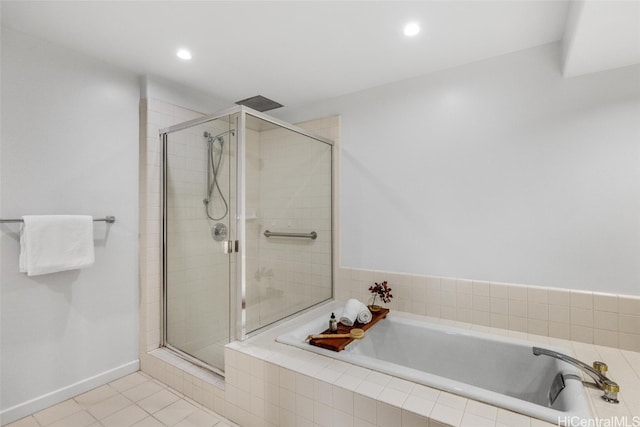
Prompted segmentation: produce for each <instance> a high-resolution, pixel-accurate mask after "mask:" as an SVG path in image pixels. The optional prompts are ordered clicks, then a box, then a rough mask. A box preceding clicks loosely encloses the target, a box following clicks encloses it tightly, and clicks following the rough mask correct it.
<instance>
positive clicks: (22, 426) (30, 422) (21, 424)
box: [6, 416, 40, 427]
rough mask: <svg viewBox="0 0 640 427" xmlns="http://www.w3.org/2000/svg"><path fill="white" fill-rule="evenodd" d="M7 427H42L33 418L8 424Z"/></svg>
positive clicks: (29, 417)
mask: <svg viewBox="0 0 640 427" xmlns="http://www.w3.org/2000/svg"><path fill="white" fill-rule="evenodd" d="M6 427H40V424H39V423H38V422H37V421H36V419H35V418H33V417H32V416H28V417H24V418H21V419H19V420H18V421H14V422H12V423H11V424H7V426H6Z"/></svg>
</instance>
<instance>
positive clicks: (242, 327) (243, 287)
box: [159, 105, 335, 364]
mask: <svg viewBox="0 0 640 427" xmlns="http://www.w3.org/2000/svg"><path fill="white" fill-rule="evenodd" d="M233 114H238V117H237V123H236V126H235V132H236V144H237V146H236V177H235V181H236V218H235V227H234V228H235V230H233V231H234V232H235V239H234V238H233V236H231V239H232V240H235V242H234V244H232V245H230V247H231V248H233V250H234V251H235V252H236V256H237V258H236V283H235V284H231V286H234V285H235V287H236V292H235V294H236V301H235V303H234V305H233V307H230V308H231V310H230V316H229V317H230V319H229V325H230V326H231V325H232V324H234V323H235V328H234V334H233V336H234V337H235V339H236V340H240V341H242V340H245V339H246V338H248V337H249V336H252V335H254V334H255V333H257V332H259V331H260V330H261V329H262V328H260V329H257V330H256V331H252V332H251V333H249V332H247V277H246V275H247V273H246V251H245V248H246V199H245V198H246V164H245V155H246V132H245V129H246V125H247V115H250V116H253V117H255V118H258V119H261V120H264V121H266V122H269V123H272V124H274V125H277V126H280V127H283V128H286V129H289V130H291V131H293V132H296V133H298V134H301V135H304V136H307V137H309V138H312V139H314V140H316V141H318V142H321V143H325V144H328V145H330V146H331V147H332V148H333V145H334V143H333V141H331V140H329V139H327V138H324V137H321V136H318V135H314V134H312V133H310V132H308V131H307V130H305V129H302V128H300V127H297V126H295V125H292V124H290V123H287V122H284V121H282V120H279V119H277V118H275V117H272V116H269V115H267V114H264V113H261V112H259V111H256V110H253V109H251V108H249V107H246V106H243V105H237V106H234V107H231V108H228V109H225V110H222V111H219V112H217V113H214V114H211V115H207V116H203V117H200V118H197V119H193V120H190V121H187V122H184V123H180V124H177V125H174V126H170V127H167V128H164V129H161V130H160V131H159V133H160V138H161V140H162V142H163V144H162V146H163V150H166V144H167V135H168V134H169V133H172V132H176V131H179V130H183V129H187V128H190V127H192V126H197V125H200V124H203V123H206V122H209V121H213V120H216V119H221V118H224V117H228V116H231V115H233ZM334 156H335V153H333V150H332V156H331V157H332V159H331V171H330V173H331V196H330V197H331V201H330V203H331V218H330V222H331V230H333V228H334V224H335V218H334V216H335V212H334V191H335V182H334V170H333V169H334V167H335V166H334V160H333V158H334ZM166 168H167V165H166V156H164V155H163V168H162V172H163V177H162V180H163V192H162V197H163V203H162V206H163V209H162V216H163V218H162V221H163V233H162V247H163V250H162V252H163V254H162V259H163V286H162V304H163V313H162V324H163V331H162V334H161V337H162V339H161V340H162V345H166V311H167V310H166V298H165V294H166V286H167V268H166V265H167V251H166V245H167V229H166V227H167V226H166V218H167V204H166V200H167V194H166V189H167V183H166V176H167V173H166ZM230 222H231V223H233V221H231V219H230ZM334 235H335V232H334V231H332V238H331V253H332V256H331V296H330V297H329V298H328V299H327V300H330V299H332V298H333V297H334V289H335V284H334V271H333V270H334V266H333V258H334V254H335V242H334V240H335V239H334ZM327 300H324V301H320V302H318V303H316V304H313V305H312V306H310V307H308V308H307V309H305V310H302V311H306V310H309V309H311V308H313V307H316V306H317V305H319V304H323V303H325V302H326V301H327ZM293 315H294V314H292V315H290V316H287V317H285V319H286V318H288V317H291V316H293ZM282 320H283V319H281V320H279V321H277V322H275V323H274V324H278V323H279V322H281V321H282ZM267 327H269V326H267ZM231 336H232V335H231V334H230V339H231ZM178 353H181V352H180V351H179V350H178ZM189 359H192V358H189ZM200 364H201V363H200Z"/></svg>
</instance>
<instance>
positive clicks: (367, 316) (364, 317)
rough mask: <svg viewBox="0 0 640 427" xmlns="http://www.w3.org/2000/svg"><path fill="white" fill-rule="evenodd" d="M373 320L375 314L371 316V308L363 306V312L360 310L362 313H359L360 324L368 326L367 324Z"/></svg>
mask: <svg viewBox="0 0 640 427" xmlns="http://www.w3.org/2000/svg"><path fill="white" fill-rule="evenodd" d="M372 318H373V314H371V312H370V311H369V307H367V306H366V305H364V304H362V310H360V312H359V313H358V322H359V323H362V324H363V325H366V324H367V323H369V322H371V319H372Z"/></svg>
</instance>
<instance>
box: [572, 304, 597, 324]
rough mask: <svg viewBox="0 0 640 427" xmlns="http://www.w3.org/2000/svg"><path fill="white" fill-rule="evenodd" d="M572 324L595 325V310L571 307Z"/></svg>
mask: <svg viewBox="0 0 640 427" xmlns="http://www.w3.org/2000/svg"><path fill="white" fill-rule="evenodd" d="M571 325H579V326H587V327H590V328H592V327H593V310H591V309H588V308H579V307H571Z"/></svg>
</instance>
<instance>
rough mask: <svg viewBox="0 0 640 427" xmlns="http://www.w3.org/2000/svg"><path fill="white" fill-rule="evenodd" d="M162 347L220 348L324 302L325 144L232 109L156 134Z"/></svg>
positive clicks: (208, 356)
mask: <svg viewBox="0 0 640 427" xmlns="http://www.w3.org/2000/svg"><path fill="white" fill-rule="evenodd" d="M160 137H161V138H162V143H163V171H164V174H163V198H164V200H163V270H164V278H163V326H164V328H163V329H164V333H163V344H164V346H165V347H168V348H170V349H171V350H173V351H175V352H177V353H178V354H179V355H181V356H182V357H184V358H186V359H188V360H190V361H191V362H193V363H196V364H199V365H202V366H204V367H206V368H208V369H211V370H213V371H216V372H218V373H221V374H223V373H224V346H225V345H226V344H227V343H229V342H230V341H232V340H236V339H237V340H243V339H245V338H246V337H247V336H248V335H250V334H252V333H253V332H255V331H257V330H259V329H260V328H263V327H265V326H268V325H270V324H273V323H275V322H278V321H280V320H282V319H284V318H286V317H288V316H291V315H292V314H295V313H297V312H300V311H303V310H306V309H308V308H310V307H312V306H314V305H317V304H319V303H321V302H323V301H326V300H328V299H330V298H332V296H333V278H332V271H333V269H332V259H333V257H332V246H333V245H332V148H333V147H332V142H331V141H329V140H327V139H325V138H322V137H318V136H314V135H312V134H310V133H309V132H307V131H305V130H303V129H301V128H298V127H296V126H293V125H290V124H288V123H285V122H282V121H280V120H278V119H275V118H273V117H270V116H268V115H266V114H264V113H260V112H257V111H255V110H252V109H250V108H247V107H244V106H237V107H234V108H231V109H229V110H225V111H223V112H220V113H218V114H214V115H211V116H206V117H202V118H199V119H195V120H191V121H189V122H186V123H181V124H178V125H175V126H171V127H170V128H167V129H163V130H162V131H161V133H160Z"/></svg>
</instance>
